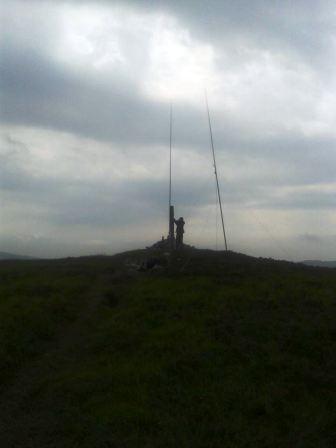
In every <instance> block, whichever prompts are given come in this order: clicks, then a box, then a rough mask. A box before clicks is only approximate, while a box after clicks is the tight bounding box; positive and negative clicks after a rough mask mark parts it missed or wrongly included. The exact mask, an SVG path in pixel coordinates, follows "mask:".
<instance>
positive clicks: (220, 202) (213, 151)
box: [204, 90, 228, 251]
mask: <svg viewBox="0 0 336 448" xmlns="http://www.w3.org/2000/svg"><path fill="white" fill-rule="evenodd" d="M204 94H205V104H206V108H207V114H208V122H209V133H210V143H211V151H212V158H213V166H214V171H215V177H216V185H217V194H218V202H219V209H220V213H221V219H222V227H223V236H224V244H225V250H226V251H227V250H228V248H227V242H226V235H225V226H224V218H223V210H222V200H221V196H220V191H219V182H218V175H217V165H216V156H215V149H214V143H213V137H212V128H211V119H210V112H209V104H208V95H207V92H206V90H205V92H204Z"/></svg>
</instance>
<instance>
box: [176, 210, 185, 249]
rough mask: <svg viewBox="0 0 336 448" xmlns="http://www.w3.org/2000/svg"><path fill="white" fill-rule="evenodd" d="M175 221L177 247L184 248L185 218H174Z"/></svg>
mask: <svg viewBox="0 0 336 448" xmlns="http://www.w3.org/2000/svg"><path fill="white" fill-rule="evenodd" d="M174 223H175V224H176V249H182V248H183V234H184V224H185V222H184V219H183V218H182V216H181V218H179V219H174Z"/></svg>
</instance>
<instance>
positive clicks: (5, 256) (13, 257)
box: [0, 252, 36, 260]
mask: <svg viewBox="0 0 336 448" xmlns="http://www.w3.org/2000/svg"><path fill="white" fill-rule="evenodd" d="M0 260H36V258H35V257H28V256H27V255H17V254H10V253H9V252H0Z"/></svg>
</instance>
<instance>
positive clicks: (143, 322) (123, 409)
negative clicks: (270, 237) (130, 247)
mask: <svg viewBox="0 0 336 448" xmlns="http://www.w3.org/2000/svg"><path fill="white" fill-rule="evenodd" d="M147 254H148V252H146V251H133V252H128V253H124V254H119V255H116V256H114V257H106V256H105V257H82V258H77V259H76V258H74V259H65V260H51V261H42V260H40V261H34V262H29V261H17V262H1V263H0V279H1V282H0V297H1V300H0V338H1V341H2V344H1V349H0V350H1V356H0V367H1V369H0V385H1V386H0V421H1V422H2V425H0V445H1V446H3V447H11V446H13V447H14V446H15V447H16V448H20V447H25V448H27V447H43V448H48V447H62V448H67V447H69V448H70V447H71V448H73V447H75V446H76V447H77V446H78V447H81V448H86V447H87V448H95V447H97V448H103V447H118V448H119V447H130V448H134V447H148V448H151V447H153V448H154V447H155V448H159V447H160V448H161V447H162V448H173V447H174V448H176V447H193V448H194V447H195V448H203V447H212V448H223V447H232V448H233V447H235V448H236V447H238V448H239V447H244V448H246V447H258V448H259V447H265V448H266V447H281V448H282V447H283V448H288V447H290V446H293V447H294V446H295V447H307V448H308V447H317V446H318V447H319V448H320V447H322V448H323V447H324V448H327V447H332V446H334V441H335V428H336V396H335V394H333V393H332V391H333V390H336V375H335V373H336V356H335V353H336V337H335V336H336V300H335V298H336V297H335V291H336V276H335V273H334V271H332V270H328V269H315V268H313V267H306V266H303V265H296V264H293V263H287V262H274V261H272V260H263V259H255V258H252V257H247V256H244V255H240V254H234V253H232V252H230V253H220V252H211V251H198V250H193V251H189V252H187V253H185V254H182V255H177V256H176V257H175V258H174V259H173V260H171V261H169V260H168V261H167V262H166V263H165V262H164V260H165V257H164V255H163V254H160V253H154V252H153V253H151V254H150V255H151V256H155V257H157V258H158V259H160V260H161V261H162V264H163V265H164V264H166V265H167V266H166V268H162V269H160V268H158V269H154V270H152V271H145V272H138V271H136V270H134V269H133V268H132V266H134V265H136V264H139V263H140V262H141V261H142V260H143V259H144V257H146V256H147Z"/></svg>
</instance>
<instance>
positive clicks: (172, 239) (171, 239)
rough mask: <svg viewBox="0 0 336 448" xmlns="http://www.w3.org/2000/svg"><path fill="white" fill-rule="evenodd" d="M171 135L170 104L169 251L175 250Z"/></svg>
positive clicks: (171, 108)
mask: <svg viewBox="0 0 336 448" xmlns="http://www.w3.org/2000/svg"><path fill="white" fill-rule="evenodd" d="M172 134H173V106H172V103H170V125H169V231H168V239H169V245H170V249H171V250H173V249H174V248H175V236H174V206H173V205H172Z"/></svg>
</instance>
